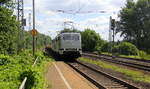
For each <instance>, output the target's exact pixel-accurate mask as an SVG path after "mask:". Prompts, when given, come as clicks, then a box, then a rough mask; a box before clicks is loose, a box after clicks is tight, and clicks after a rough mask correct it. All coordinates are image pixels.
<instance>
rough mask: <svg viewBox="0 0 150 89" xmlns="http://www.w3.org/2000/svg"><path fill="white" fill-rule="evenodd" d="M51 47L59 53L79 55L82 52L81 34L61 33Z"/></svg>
mask: <svg viewBox="0 0 150 89" xmlns="http://www.w3.org/2000/svg"><path fill="white" fill-rule="evenodd" d="M51 47H52V50H53V51H54V52H56V53H57V54H59V55H65V56H73V57H79V56H81V53H82V49H81V35H80V33H74V32H65V33H61V34H59V35H58V36H57V37H56V38H55V39H54V40H52V45H51Z"/></svg>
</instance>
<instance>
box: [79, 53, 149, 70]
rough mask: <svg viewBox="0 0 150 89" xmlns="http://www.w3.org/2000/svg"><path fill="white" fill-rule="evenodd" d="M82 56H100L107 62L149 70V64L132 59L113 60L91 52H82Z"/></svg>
mask: <svg viewBox="0 0 150 89" xmlns="http://www.w3.org/2000/svg"><path fill="white" fill-rule="evenodd" d="M82 55H83V56H89V57H94V58H96V59H99V58H102V59H101V60H104V61H108V62H112V63H115V64H120V65H125V66H128V67H132V68H136V69H139V70H144V71H148V72H149V71H150V64H149V65H145V64H146V63H142V64H141V63H138V62H136V63H135V62H131V61H132V60H130V62H129V61H127V60H126V61H125V60H113V59H112V58H107V57H104V56H103V57H102V56H99V55H93V54H88V53H84V54H82Z"/></svg>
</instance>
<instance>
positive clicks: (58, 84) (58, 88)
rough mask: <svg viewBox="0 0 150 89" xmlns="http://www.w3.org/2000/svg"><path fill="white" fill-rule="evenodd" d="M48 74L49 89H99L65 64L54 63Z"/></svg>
mask: <svg viewBox="0 0 150 89" xmlns="http://www.w3.org/2000/svg"><path fill="white" fill-rule="evenodd" d="M52 64H53V65H52V66H50V67H49V69H48V73H47V74H46V78H47V82H48V84H49V85H51V87H50V88H48V89H98V88H97V87H96V86H95V85H93V84H92V83H90V82H89V81H88V80H86V79H85V78H84V77H83V76H81V75H80V74H78V73H77V72H76V71H75V70H73V69H72V68H71V67H70V66H68V65H67V64H65V63H64V62H53V63H52Z"/></svg>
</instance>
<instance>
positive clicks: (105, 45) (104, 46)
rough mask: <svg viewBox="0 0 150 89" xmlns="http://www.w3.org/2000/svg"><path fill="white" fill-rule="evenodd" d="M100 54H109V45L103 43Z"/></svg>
mask: <svg viewBox="0 0 150 89" xmlns="http://www.w3.org/2000/svg"><path fill="white" fill-rule="evenodd" d="M101 51H102V52H111V43H108V42H106V43H104V44H103V45H102V47H101Z"/></svg>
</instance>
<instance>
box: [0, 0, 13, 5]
mask: <svg viewBox="0 0 150 89" xmlns="http://www.w3.org/2000/svg"><path fill="white" fill-rule="evenodd" d="M9 1H11V0H0V4H4V3H7V2H9Z"/></svg>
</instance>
